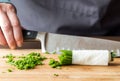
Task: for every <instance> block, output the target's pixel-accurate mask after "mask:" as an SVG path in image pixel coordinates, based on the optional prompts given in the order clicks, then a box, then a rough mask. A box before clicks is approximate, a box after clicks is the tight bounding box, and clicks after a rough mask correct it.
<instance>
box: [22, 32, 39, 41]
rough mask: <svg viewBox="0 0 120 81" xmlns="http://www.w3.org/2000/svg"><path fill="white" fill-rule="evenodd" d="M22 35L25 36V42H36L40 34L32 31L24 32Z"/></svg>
mask: <svg viewBox="0 0 120 81" xmlns="http://www.w3.org/2000/svg"><path fill="white" fill-rule="evenodd" d="M22 34H23V39H24V41H28V40H29V41H30V40H31V41H34V40H36V37H37V34H38V32H37V31H30V30H22Z"/></svg>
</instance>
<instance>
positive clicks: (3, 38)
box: [0, 29, 7, 46]
mask: <svg viewBox="0 0 120 81" xmlns="http://www.w3.org/2000/svg"><path fill="white" fill-rule="evenodd" d="M0 39H1V40H0V45H3V46H6V45H7V42H6V40H5V37H4V35H3V33H2V30H1V29H0Z"/></svg>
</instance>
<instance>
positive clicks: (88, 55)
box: [72, 50, 111, 65]
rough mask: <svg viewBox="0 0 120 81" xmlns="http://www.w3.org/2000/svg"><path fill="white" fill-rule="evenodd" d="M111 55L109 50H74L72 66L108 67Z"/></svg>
mask: <svg viewBox="0 0 120 81" xmlns="http://www.w3.org/2000/svg"><path fill="white" fill-rule="evenodd" d="M110 61H111V54H110V53H109V51H108V50H73V51H72V64H80V65H108V63H109V62H110Z"/></svg>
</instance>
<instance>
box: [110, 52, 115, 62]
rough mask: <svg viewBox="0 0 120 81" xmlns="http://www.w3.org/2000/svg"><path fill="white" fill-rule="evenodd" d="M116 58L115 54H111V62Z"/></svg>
mask: <svg viewBox="0 0 120 81" xmlns="http://www.w3.org/2000/svg"><path fill="white" fill-rule="evenodd" d="M115 57H116V54H115V52H111V61H113V58H115Z"/></svg>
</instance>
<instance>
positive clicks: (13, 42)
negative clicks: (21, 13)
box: [0, 3, 23, 49]
mask: <svg viewBox="0 0 120 81" xmlns="http://www.w3.org/2000/svg"><path fill="white" fill-rule="evenodd" d="M21 30H22V28H21V25H20V22H19V19H18V17H17V15H16V11H15V8H14V6H13V5H12V4H8V3H0V45H3V46H9V47H10V48H11V49H15V48H16V47H17V46H18V47H21V46H22V43H23V37H22V31H21Z"/></svg>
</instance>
